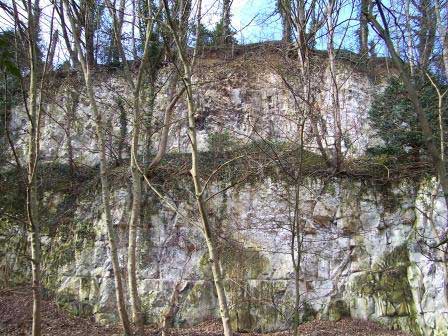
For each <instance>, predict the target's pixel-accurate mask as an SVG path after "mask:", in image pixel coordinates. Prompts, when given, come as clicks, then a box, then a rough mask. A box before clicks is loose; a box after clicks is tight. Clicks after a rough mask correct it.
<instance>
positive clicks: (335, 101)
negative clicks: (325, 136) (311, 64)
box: [327, 0, 342, 170]
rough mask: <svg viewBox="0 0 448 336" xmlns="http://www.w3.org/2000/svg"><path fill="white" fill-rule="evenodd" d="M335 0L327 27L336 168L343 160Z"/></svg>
mask: <svg viewBox="0 0 448 336" xmlns="http://www.w3.org/2000/svg"><path fill="white" fill-rule="evenodd" d="M335 5H336V3H335V0H330V1H329V3H328V7H327V29H328V41H327V50H328V62H329V70H330V86H331V99H332V111H333V128H334V149H335V153H334V157H333V165H334V168H335V169H336V170H340V168H341V160H342V126H341V109H340V104H339V88H338V83H337V73H336V64H335V55H334V30H335V26H334V23H333V14H334V11H335Z"/></svg>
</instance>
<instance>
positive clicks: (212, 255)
mask: <svg viewBox="0 0 448 336" xmlns="http://www.w3.org/2000/svg"><path fill="white" fill-rule="evenodd" d="M162 1H163V6H164V10H165V14H166V16H167V21H168V25H169V28H170V31H171V33H172V35H173V39H174V42H175V45H176V47H177V53H178V56H179V60H180V62H181V64H182V67H183V74H182V78H183V83H184V86H185V90H186V93H187V107H188V115H187V119H188V136H189V138H190V146H191V170H190V173H191V177H192V180H193V185H194V190H195V198H196V204H197V206H198V210H199V216H200V219H201V223H202V231H203V234H204V238H205V241H206V243H207V249H208V255H209V261H210V263H211V267H212V274H213V280H214V284H215V288H216V292H217V295H218V302H219V311H220V315H221V320H222V325H223V329H224V335H225V336H232V335H233V332H232V327H231V325H230V314H229V307H228V304H227V297H226V293H225V290H224V281H223V274H222V271H221V267H220V260H219V254H218V253H217V248H216V241H215V237H214V235H213V233H212V229H211V226H210V223H209V218H208V213H207V207H206V201H205V200H204V186H203V185H202V184H201V181H200V167H199V158H198V144H197V137H196V121H195V115H196V104H195V102H194V97H193V89H192V88H193V87H192V66H193V65H194V62H195V58H196V53H197V49H196V50H195V51H194V54H193V57H192V59H191V60H190V59H187V57H188V56H187V53H186V50H185V49H186V48H185V44H184V42H183V40H182V36H184V34H185V32H183V31H179V30H178V29H177V26H176V25H175V23H174V22H173V18H172V17H171V12H170V8H169V5H168V0H162ZM197 6H198V11H197V26H199V25H200V18H201V6H202V2H201V1H199V3H198V5H197ZM198 32H199V29H198ZM197 34H199V33H197Z"/></svg>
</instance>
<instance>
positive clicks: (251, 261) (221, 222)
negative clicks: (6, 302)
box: [12, 57, 448, 336]
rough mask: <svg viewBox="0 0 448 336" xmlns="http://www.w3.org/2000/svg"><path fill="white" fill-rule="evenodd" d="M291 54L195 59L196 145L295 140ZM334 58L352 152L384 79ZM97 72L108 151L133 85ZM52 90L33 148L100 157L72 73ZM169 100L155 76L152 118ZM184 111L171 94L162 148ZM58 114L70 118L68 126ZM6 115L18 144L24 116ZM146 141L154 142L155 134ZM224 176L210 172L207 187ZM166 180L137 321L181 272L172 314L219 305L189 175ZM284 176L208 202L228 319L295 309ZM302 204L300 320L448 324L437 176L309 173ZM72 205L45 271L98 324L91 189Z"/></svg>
mask: <svg viewBox="0 0 448 336" xmlns="http://www.w3.org/2000/svg"><path fill="white" fill-rule="evenodd" d="M289 66H290V65H288V64H285V63H281V62H272V61H271V60H267V59H263V58H260V57H259V58H255V59H254V58H250V59H245V58H239V59H236V60H233V61H230V62H227V63H225V64H224V63H223V62H221V61H218V60H205V61H203V63H201V67H200V72H199V74H198V76H197V78H196V80H197V83H198V91H197V99H198V102H199V111H198V116H197V122H198V127H199V141H200V148H201V149H203V150H205V149H207V148H209V147H210V144H211V140H212V139H213V136H215V135H216V134H218V135H223V134H228V136H229V138H230V139H227V141H229V143H232V142H238V143H242V142H251V141H254V140H255V141H256V140H260V139H268V140H271V141H285V142H290V141H297V139H298V136H299V135H298V134H297V133H298V132H297V127H298V126H297V125H298V121H297V120H298V119H297V118H299V116H300V115H301V109H303V102H302V105H301V103H300V101H299V103H297V97H294V92H293V91H294V89H293V90H292V91H291V89H290V88H287V87H285V85H284V80H283V79H284V78H287V79H288V80H290V81H291V82H292V83H293V84H294V85H293V88H297V87H299V86H300V83H298V82H296V81H295V77H294V71H292V70H291V68H290V67H289ZM339 71H340V73H339V75H338V78H339V80H340V81H341V83H344V84H343V85H341V92H340V95H341V106H342V122H343V125H342V127H343V133H344V135H345V137H344V139H345V140H344V146H345V148H344V152H345V153H346V154H348V157H350V156H352V157H353V156H356V155H360V154H363V153H364V152H365V150H366V148H367V147H368V146H369V145H370V144H372V142H374V141H378V140H375V138H374V137H372V134H373V132H372V130H371V129H369V127H368V123H367V111H368V108H369V104H370V102H371V98H372V95H373V93H374V92H375V91H378V90H379V89H380V88H381V85H382V84H381V83H373V82H372V80H371V79H370V78H369V77H368V76H367V75H366V74H365V73H363V72H358V71H356V70H354V69H353V68H351V67H349V66H348V65H346V64H345V65H344V64H341V65H340V66H339ZM282 77H283V79H282ZM314 80H315V81H316V83H317V84H316V85H315V89H316V90H317V91H316V92H315V93H316V94H315V98H316V101H315V102H314V107H313V108H316V109H319V111H320V114H321V116H322V118H323V120H324V123H325V124H326V125H332V124H333V120H332V114H331V101H330V98H329V90H328V89H326V87H327V86H328V85H327V84H328V81H329V77H328V74H327V73H326V69H325V65H324V64H323V65H322V67H321V68H319V67H317V68H316V78H314ZM96 81H97V82H96V86H97V88H96V95H97V96H98V99H99V101H100V106H101V108H102V111H103V113H104V120H106V127H107V128H108V132H109V133H108V134H109V143H108V145H109V154H110V160H111V161H113V160H118V159H120V158H121V159H126V153H127V152H128V150H126V148H127V147H128V146H129V144H128V138H129V132H130V126H129V125H131V122H130V120H127V119H128V116H129V115H130V113H129V111H128V107H127V102H126V97H127V96H129V90H128V89H127V88H126V85H125V84H124V81H123V80H122V79H121V78H120V76H119V75H112V76H111V75H110V74H105V73H103V74H98V76H96ZM164 81H166V74H165V76H164V79H162V80H161V82H164ZM75 87H76V86H75ZM58 90H59V91H60V92H61V95H60V97H55V101H53V102H46V104H45V109H46V113H47V114H48V116H51V117H47V118H45V126H44V130H43V137H44V139H43V141H42V150H43V159H44V160H48V161H50V160H51V161H54V160H56V161H58V162H60V163H66V162H68V161H69V160H70V159H69V158H70V157H71V158H72V159H73V161H74V162H75V164H76V165H80V166H81V165H89V166H93V165H95V164H97V162H98V158H97V153H96V148H95V141H94V127H93V122H94V121H93V116H92V113H91V112H90V109H89V107H88V103H87V101H86V98H85V97H84V96H83V94H82V92H78V91H79V90H78V89H73V85H68V86H66V87H63V86H61V87H60V88H59V89H58ZM69 91H71V92H72V93H71V94H69V93H68V92H69ZM64 92H65V93H64ZM77 92H78V93H80V96H79V97H77ZM295 98H296V99H295ZM78 100H79V101H78ZM166 101H167V94H166V90H164V89H162V93H161V95H160V97H159V98H158V100H157V101H156V104H155V109H154V118H155V121H154V122H153V124H154V125H160V124H161V118H162V116H161V111H163V109H164V106H165V105H166ZM70 106H74V108H73V109H72V110H71V109H70ZM16 112H18V115H19V116H20V113H22V112H23V111H22V112H20V109H19V108H18V109H17V110H16ZM184 116H185V106H184V104H183V103H182V102H181V103H180V104H179V106H178V107H177V108H176V118H175V119H176V120H179V122H178V123H176V124H175V125H174V127H173V128H172V130H171V137H170V140H169V148H170V152H171V153H172V154H173V153H179V152H180V153H184V152H187V151H188V138H187V137H186V129H185V127H186V126H185V121H184V119H183V117H184ZM67 122H69V123H70V125H69V126H64V125H67V124H66V123H67ZM307 125H308V126H307V127H309V121H307ZM12 126H13V127H12V129H14V131H15V134H16V135H17V138H19V140H18V141H19V146H18V148H19V149H20V148H21V145H20V136H19V135H20V134H21V128H22V126H23V125H22V122H21V119H20V117H16V118H15V119H14V121H13V125H12ZM69 132H71V133H69ZM311 133H312V132H309V130H307V137H306V148H307V149H308V150H311V151H314V152H318V150H317V148H316V143H315V138H314V137H313V136H312V134H311ZM226 136H227V135H226ZM323 137H324V139H325V141H324V143H325V146H326V148H327V149H331V148H332V147H333V132H332V128H331V127H328V128H327V129H326V131H325V133H324V134H323ZM152 140H154V141H153V143H155V144H156V143H157V141H156V140H157V139H156V136H154V137H153V139H152ZM154 146H155V145H154ZM22 151H23V150H22ZM120 153H121V154H120ZM121 155H122V156H121ZM173 155H174V154H173ZM223 183H224V182H223ZM122 184H123V183H121V184H120V183H116V184H115V183H114V185H116V187H115V188H114V199H113V202H112V203H113V218H114V225H115V227H116V230H117V231H118V233H119V236H120V244H119V245H120V262H121V265H122V267H123V272H125V265H126V260H125V258H126V257H125V256H126V243H127V238H126V234H127V221H128V217H129V216H128V215H129V206H130V195H129V192H128V188H126V187H119V185H122ZM224 186H225V185H224ZM222 187H223V185H220V182H217V183H215V184H214V185H213V188H212V189H213V190H214V191H217V190H219V189H220V188H222ZM173 188H177V189H176V192H178V191H179V190H181V192H182V195H179V194H177V193H175V192H173V193H172V195H170V197H171V196H172V197H174V199H173V201H174V202H175V203H176V205H177V206H178V208H179V213H175V212H173V211H171V210H167V209H166V208H165V207H164V206H163V205H162V204H160V202H159V201H158V200H157V199H155V198H152V197H153V196H149V199H148V200H147V202H146V203H145V206H144V209H145V211H144V212H145V213H144V215H143V220H142V226H141V229H140V232H139V246H138V248H139V270H138V272H139V273H138V275H139V276H138V278H139V291H140V294H141V298H142V305H143V308H144V312H145V318H146V321H147V322H148V323H157V322H158V321H159V320H160V314H161V313H162V312H163V310H164V309H165V308H166V303H167V302H168V301H169V298H170V296H171V292H172V290H173V288H174V286H175V285H176V283H178V282H180V283H181V286H180V288H181V295H180V308H179V311H178V313H177V315H176V324H177V325H185V324H195V323H198V322H200V321H202V320H204V319H207V318H209V317H216V316H218V309H217V298H216V295H215V293H214V288H213V282H212V278H211V270H210V269H209V265H208V259H207V255H206V248H205V244H204V242H203V240H202V235H201V232H200V228H199V225H198V223H199V221H198V218H197V217H196V213H195V211H194V202H193V200H192V195H191V192H190V191H189V190H190V189H189V188H190V187H189V185H188V183H187V182H186V181H181V182H179V185H176V186H174V187H173ZM291 188H292V187H291V186H289V185H288V184H287V183H285V182H284V181H283V180H281V179H280V178H278V179H277V178H275V177H274V176H260V177H259V179H257V180H256V181H252V182H250V183H249V182H247V183H245V184H242V185H239V186H238V187H236V188H232V189H229V190H227V191H226V192H224V193H221V194H219V195H218V196H216V197H215V198H213V199H212V200H211V202H210V216H211V218H212V223H213V225H214V228H215V230H216V232H218V233H219V235H220V238H221V239H220V253H221V255H222V267H223V268H224V270H225V274H226V276H227V278H226V289H227V293H228V296H229V299H230V302H231V314H232V320H233V323H234V324H235V328H237V329H239V330H263V331H271V330H279V329H284V328H287V327H288V326H289V325H290V322H291V319H292V317H293V314H292V312H293V306H294V293H295V285H294V272H293V264H292V257H291V241H292V237H291V230H290V227H289V225H290V224H289V223H290V218H291V207H292V206H291V204H290V203H289V202H290V201H289V200H290V199H291V197H290V194H291V193H292V189H291ZM431 195H432V196H431ZM64 198H65V196H63V195H62V196H61V195H60V194H51V193H48V194H47V195H46V200H45V201H46V202H48V203H53V205H54V207H58V206H59V204H61V203H63V202H64ZM299 205H300V209H301V218H302V220H303V227H304V235H303V248H302V250H303V261H302V272H301V274H300V293H301V302H302V309H301V313H302V320H306V319H310V318H315V317H316V318H330V319H339V318H341V316H344V315H350V316H353V317H358V318H363V319H372V320H377V321H380V322H382V323H384V324H386V325H388V326H391V327H393V328H402V329H404V330H408V331H411V332H413V333H414V334H416V335H439V336H441V335H448V332H447V330H448V302H447V297H448V289H447V287H446V281H447V271H446V269H445V267H446V265H444V264H443V263H441V262H440V261H439V260H440V256H439V255H437V253H439V252H435V251H434V250H432V249H430V248H428V246H426V245H425V244H424V242H427V243H428V242H431V241H432V240H433V239H434V238H435V234H436V233H443V232H444V228H445V219H446V218H447V217H448V212H447V210H446V209H445V207H444V203H443V202H442V199H441V198H439V197H437V190H436V191H434V181H422V182H418V183H415V181H402V182H400V183H395V184H394V185H392V186H388V187H383V188H380V187H376V186H374V185H373V182H372V181H356V180H351V179H349V178H344V179H336V178H335V179H328V178H323V177H316V178H311V177H306V178H305V183H304V185H303V186H302V187H301V190H300V202H299ZM74 206H75V210H74V212H73V218H74V219H73V222H74V223H76V225H77V227H78V229H77V231H76V232H77V234H76V235H75V236H73V237H70V238H69V239H66V238H65V240H64V244H67V245H70V246H72V245H73V248H72V249H71V250H70V251H71V253H72V254H70V255H69V256H67V260H65V261H63V262H60V264H58V265H57V276H56V277H54V278H52V279H51V284H52V286H53V287H54V288H55V289H57V291H58V293H59V295H60V299H61V302H62V303H63V304H64V305H65V306H66V307H67V308H69V309H73V310H75V311H76V312H77V313H86V314H87V313H93V314H94V315H95V317H96V318H97V319H98V320H99V321H103V322H106V323H107V322H108V321H112V320H115V319H116V315H115V312H116V310H115V301H114V297H115V296H114V282H113V274H112V265H111V261H110V257H109V252H108V244H107V239H106V230H105V223H104V219H103V218H102V217H101V202H100V197H99V194H97V193H95V192H93V194H92V195H91V196H83V197H80V198H79V199H78V200H77V203H76V204H75V205H74ZM79 228H81V229H79ZM52 244H55V246H58V244H59V243H58V242H55V243H52ZM61 265H63V266H61Z"/></svg>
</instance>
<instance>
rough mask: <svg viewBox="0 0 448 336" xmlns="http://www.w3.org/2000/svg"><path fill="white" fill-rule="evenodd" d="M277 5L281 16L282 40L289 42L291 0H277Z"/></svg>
mask: <svg viewBox="0 0 448 336" xmlns="http://www.w3.org/2000/svg"><path fill="white" fill-rule="evenodd" d="M277 7H278V10H279V12H280V16H281V18H282V41H283V42H291V35H292V27H291V17H292V16H291V0H278V1H277Z"/></svg>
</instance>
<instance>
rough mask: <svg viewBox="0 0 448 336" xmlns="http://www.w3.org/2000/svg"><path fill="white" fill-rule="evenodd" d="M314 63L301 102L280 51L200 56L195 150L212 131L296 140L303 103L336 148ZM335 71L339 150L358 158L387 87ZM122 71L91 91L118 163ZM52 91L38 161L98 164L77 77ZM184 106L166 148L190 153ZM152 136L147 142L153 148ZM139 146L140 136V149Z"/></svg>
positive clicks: (123, 143)
mask: <svg viewBox="0 0 448 336" xmlns="http://www.w3.org/2000/svg"><path fill="white" fill-rule="evenodd" d="M315 63H316V65H315V66H314V68H315V69H314V72H313V76H314V77H313V78H312V83H313V85H312V86H311V91H312V93H311V94H310V97H311V98H309V99H311V100H312V102H307V103H306V102H305V101H304V100H303V98H302V97H301V95H302V94H303V93H302V92H301V91H300V88H301V87H302V86H303V84H302V83H300V80H299V79H298V76H297V74H296V73H295V71H294V67H296V64H295V63H294V62H293V61H290V62H288V61H285V60H283V59H281V58H280V56H279V55H278V54H275V53H274V54H272V53H268V54H266V55H260V56H250V57H249V56H248V57H246V56H242V57H239V58H237V59H234V60H231V61H223V60H219V59H204V60H201V62H200V63H199V65H198V71H197V75H196V76H195V81H196V82H195V85H197V86H195V89H196V90H195V94H196V97H195V98H196V99H197V102H198V113H197V118H196V124H197V127H198V141H199V148H200V149H201V150H206V149H207V148H208V147H209V145H210V143H211V142H212V141H213V136H214V135H218V136H219V135H223V134H224V135H225V136H226V137H228V138H229V140H232V141H233V142H236V143H238V144H241V143H248V142H252V141H260V140H262V139H264V140H270V141H278V142H282V141H283V142H297V141H299V132H298V128H299V126H300V123H301V118H303V116H304V115H307V113H306V111H305V107H306V106H308V105H309V104H311V105H310V106H311V108H312V110H313V111H314V112H313V113H314V114H315V118H317V119H319V121H318V128H319V134H320V136H321V137H322V142H323V146H324V147H325V148H326V149H327V150H329V151H331V150H333V147H334V118H333V111H334V110H333V106H332V100H331V94H330V82H331V76H330V74H329V73H328V70H327V66H326V62H325V60H324V59H317V61H316V62H315ZM172 71H173V69H171V68H166V69H163V70H162V72H161V76H160V78H159V82H158V84H157V85H158V89H160V93H159V94H158V96H157V98H156V101H155V105H154V109H153V110H152V112H151V113H152V116H153V120H152V121H151V125H152V127H153V128H152V129H153V131H152V132H154V129H158V127H160V125H162V124H163V111H164V110H165V107H166V106H167V104H168V101H169V99H170V97H169V93H168V92H169V89H168V88H167V87H168V84H167V82H168V77H169V75H170V74H171V73H172ZM338 71H339V72H338V81H339V82H340V84H339V85H340V89H339V100H340V106H341V133H342V134H343V138H344V141H343V146H344V148H343V151H344V155H348V156H356V155H360V154H363V153H364V152H365V150H366V148H367V147H368V146H369V145H371V144H372V143H373V142H376V141H378V140H376V139H375V138H374V137H372V135H373V133H372V130H371V129H370V128H369V127H368V122H367V111H368V109H369V106H370V103H371V100H372V96H373V94H374V93H375V92H378V91H380V90H381V88H382V87H383V86H384V78H385V77H384V76H380V77H379V78H375V79H373V78H372V76H371V75H369V74H368V73H366V72H365V71H360V70H357V69H356V68H355V67H354V66H353V65H351V64H350V63H348V64H347V63H341V64H340V65H339V67H338ZM122 75H123V74H122V72H120V71H118V70H116V71H111V72H107V71H106V70H103V71H98V72H97V73H96V74H95V76H94V80H95V81H94V85H95V95H96V98H97V100H98V105H99V108H100V111H101V113H102V115H103V122H104V127H105V128H106V131H107V135H108V136H107V138H108V143H107V147H108V149H109V156H110V159H111V160H119V159H120V156H123V158H127V157H128V153H129V147H130V146H129V134H130V132H131V129H132V122H131V120H130V118H131V115H132V110H131V109H132V107H131V106H130V105H131V101H132V100H131V99H130V98H129V97H131V90H130V89H129V87H128V85H127V84H126V81H125V80H124V79H123V78H122ZM285 82H286V83H288V84H289V85H290V87H288V86H286V85H285ZM52 90H54V93H53V92H51V95H49V96H50V97H52V99H51V100H47V101H45V102H44V104H43V106H44V112H45V116H44V122H43V125H44V126H43V130H42V142H41V153H42V158H43V159H44V160H48V161H53V162H54V161H57V162H60V163H67V162H68V161H69V160H70V156H71V157H72V159H73V161H74V162H75V164H78V165H85V164H87V165H90V166H92V165H95V164H97V163H98V155H97V151H96V147H95V127H94V122H95V121H94V117H93V113H92V111H91V110H90V107H89V103H88V99H87V97H86V95H85V90H84V88H83V84H82V81H81V82H80V81H79V79H78V78H76V76H73V75H71V76H69V77H67V78H63V79H60V83H59V85H56V87H55V88H52ZM148 97H149V93H148ZM143 109H146V110H147V111H146V112H148V109H149V101H148V102H147V103H146V104H143ZM185 111H186V105H185V103H184V101H183V100H180V102H179V103H178V105H177V107H176V109H175V117H174V118H173V120H174V122H173V125H172V129H171V133H170V135H171V136H170V138H169V145H168V148H169V150H170V151H171V152H188V151H189V140H188V137H187V135H186V134H187V132H186V124H187V123H186V120H185V114H186V112H185ZM13 118H14V120H13V121H12V125H11V127H10V128H11V130H12V133H14V134H16V136H17V142H18V148H19V149H21V148H25V143H23V141H24V140H23V139H22V137H20V134H23V133H24V132H25V129H24V127H26V114H25V110H24V109H23V108H22V107H18V108H16V109H15V111H14V113H13ZM305 118H306V122H305V124H306V132H305V142H306V148H307V149H308V150H311V151H314V152H318V149H317V144H316V139H315V134H314V133H315V131H312V129H311V124H310V119H311V118H310V117H309V115H308V116H306V117H305ZM142 122H144V121H142ZM155 133H156V134H155V135H154V136H153V137H152V145H153V147H155V148H157V132H155ZM142 140H143V139H142ZM143 143H144V142H143V141H141V147H143ZM141 150H142V148H141Z"/></svg>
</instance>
